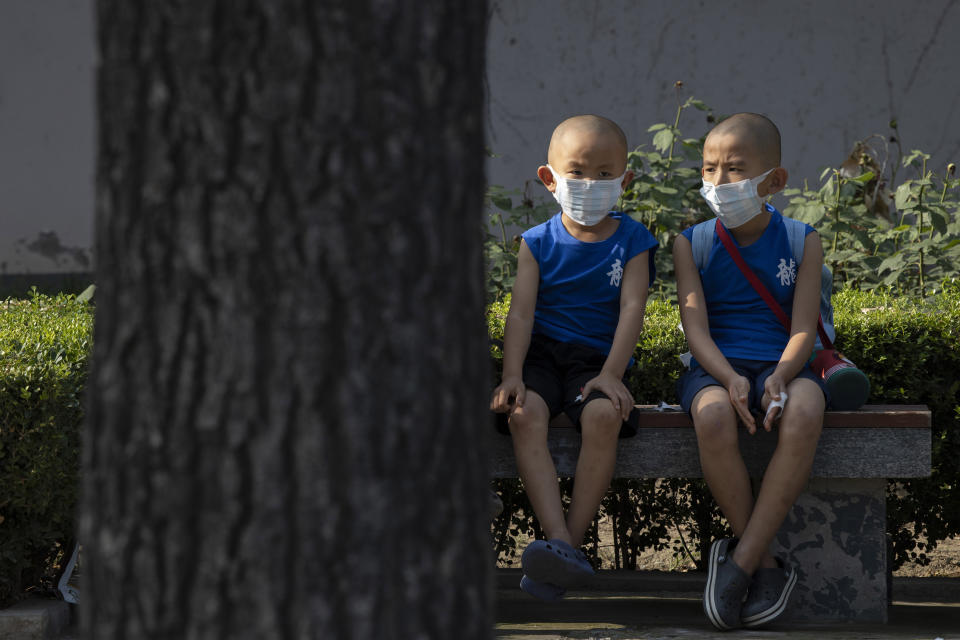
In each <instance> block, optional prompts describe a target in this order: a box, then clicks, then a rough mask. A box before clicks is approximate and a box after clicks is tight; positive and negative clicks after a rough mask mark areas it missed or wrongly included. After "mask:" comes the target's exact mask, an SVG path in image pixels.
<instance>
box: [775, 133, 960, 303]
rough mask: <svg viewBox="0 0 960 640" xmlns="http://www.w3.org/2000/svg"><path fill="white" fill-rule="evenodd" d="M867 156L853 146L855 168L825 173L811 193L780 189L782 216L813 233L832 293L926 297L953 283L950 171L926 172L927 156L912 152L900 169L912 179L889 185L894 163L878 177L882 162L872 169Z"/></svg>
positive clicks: (955, 254) (959, 257) (955, 225)
mask: <svg viewBox="0 0 960 640" xmlns="http://www.w3.org/2000/svg"><path fill="white" fill-rule="evenodd" d="M872 137H876V136H872ZM869 149H871V148H870V147H868V146H867V145H866V143H865V142H864V141H861V142H858V143H857V144H856V145H855V150H859V151H855V160H856V162H852V161H851V162H849V163H847V164H846V166H844V165H841V166H840V167H838V168H828V169H826V170H825V171H824V172H823V174H822V175H821V179H824V178H825V179H826V180H825V182H824V184H823V186H821V187H820V188H819V189H817V190H813V189H810V188H808V187H805V188H803V189H796V188H791V189H785V190H784V195H785V196H786V197H788V198H789V199H790V203H789V205H788V206H786V207H785V208H784V214H785V215H787V216H789V217H791V218H796V219H798V220H803V221H804V222H806V223H808V224H810V225H813V226H814V227H815V228H816V229H817V230H818V231H819V232H820V237H821V239H822V241H823V248H824V262H825V263H826V264H827V265H828V266H829V267H831V269H832V270H833V273H834V282H835V285H840V286H846V287H850V288H859V289H873V288H875V287H878V286H885V287H890V288H892V289H894V290H896V291H898V292H900V293H913V294H919V295H920V296H924V295H926V294H927V292H928V290H929V291H930V292H934V291H936V283H937V282H939V281H940V280H943V279H945V278H950V277H955V276H956V275H957V265H958V263H960V199H958V187H960V179H957V178H956V177H955V174H956V165H954V164H950V165H948V166H947V167H946V168H945V169H944V171H943V172H942V173H937V172H934V171H931V170H929V169H928V167H927V161H928V160H929V159H930V156H929V155H927V154H925V153H923V152H922V151H918V150H914V151H913V152H911V153H910V154H909V155H908V156H907V157H905V158H903V160H902V161H901V163H902V167H901V168H903V169H906V170H907V175H912V176H913V177H911V178H907V179H905V180H903V181H902V182H900V183H899V184H897V183H896V177H897V171H896V168H897V167H896V165H897V163H893V167H892V168H891V169H890V175H889V176H886V175H883V172H884V167H886V166H887V164H888V163H887V162H886V159H885V158H884V161H883V162H880V163H878V161H877V159H876V158H874V156H875V155H876V154H877V152H875V151H869ZM888 185H896V186H895V187H893V188H890V187H888Z"/></svg>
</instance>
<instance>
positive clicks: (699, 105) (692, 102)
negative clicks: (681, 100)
mask: <svg viewBox="0 0 960 640" xmlns="http://www.w3.org/2000/svg"><path fill="white" fill-rule="evenodd" d="M687 105H689V106H691V107H693V108H695V109H699V110H700V111H710V107H708V106H707V105H706V104H704V103H703V101H702V100H697V99H696V98H687Z"/></svg>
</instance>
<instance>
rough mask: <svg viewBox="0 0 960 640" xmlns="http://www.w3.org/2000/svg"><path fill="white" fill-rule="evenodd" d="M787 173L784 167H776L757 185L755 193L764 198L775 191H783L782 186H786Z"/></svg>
mask: <svg viewBox="0 0 960 640" xmlns="http://www.w3.org/2000/svg"><path fill="white" fill-rule="evenodd" d="M788 175H789V174H788V173H787V170H786V169H784V168H783V167H777V168H776V169H774V170H773V171H771V172H770V175H768V176H767V177H766V179H765V180H764V181H763V182H761V183H760V184H758V185H757V195H758V196H760V197H761V198H766V197H767V196H772V195H773V194H775V193H778V192H780V191H783V188H784V187H786V186H787V177H788ZM764 192H766V193H764Z"/></svg>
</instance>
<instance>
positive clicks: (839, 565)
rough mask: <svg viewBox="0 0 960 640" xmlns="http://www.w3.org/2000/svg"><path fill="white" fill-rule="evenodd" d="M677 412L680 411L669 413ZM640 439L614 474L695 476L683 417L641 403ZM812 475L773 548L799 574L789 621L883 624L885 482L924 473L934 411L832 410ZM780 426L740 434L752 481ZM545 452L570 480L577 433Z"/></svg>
mask: <svg viewBox="0 0 960 640" xmlns="http://www.w3.org/2000/svg"><path fill="white" fill-rule="evenodd" d="M673 409H678V407H673ZM635 417H636V418H637V424H638V429H637V435H636V436H635V437H633V438H627V439H623V440H620V443H619V446H618V450H617V466H616V471H615V474H614V477H617V478H699V477H702V473H701V471H700V463H699V457H698V453H697V439H696V435H695V434H694V431H693V425H692V423H691V421H690V418H689V416H687V414H686V413H683V412H681V411H677V410H666V411H660V410H658V409H657V408H656V407H653V406H645V405H638V406H637V411H636V412H635ZM823 427H824V428H823V433H822V435H821V436H820V441H819V443H818V445H817V453H816V457H815V458H814V461H813V470H812V473H811V479H810V481H809V484H808V485H807V488H806V490H805V491H804V493H803V494H802V495H801V496H800V498H799V499H798V500H797V502H796V504H795V505H794V506H793V510H792V511H791V513H790V514H789V515H788V516H787V519H786V520H785V521H784V523H783V526H781V527H780V531H779V532H778V533H777V536H776V538H775V540H774V543H773V548H772V551H773V553H774V554H776V555H780V556H783V557H785V558H787V559H788V561H789V562H791V563H793V565H794V566H795V567H797V568H798V572H799V581H798V584H797V587H796V588H795V589H794V593H793V596H792V601H791V607H790V610H789V611H788V613H787V616H786V617H787V618H788V619H792V620H817V621H840V620H842V621H856V622H886V621H887V601H888V585H887V539H886V500H885V490H886V485H887V481H886V479H887V478H918V477H926V476H929V475H930V411H929V410H928V409H927V407H926V406H925V405H867V406H864V407H862V408H861V409H860V410H859V411H828V412H826V414H825V415H824V424H823ZM776 443H777V430H776V428H774V429H773V431H772V432H771V433H767V432H766V431H764V430H763V429H762V428H760V429H758V431H757V433H756V435H754V436H752V437H751V436H750V435H749V434H748V433H747V432H746V429H744V430H743V433H742V434H741V437H740V450H741V452H742V453H743V458H744V461H745V462H746V465H747V469H748V470H749V472H750V475H751V476H752V477H755V478H760V477H762V476H763V472H764V470H765V468H766V464H767V462H768V461H769V459H770V456H771V454H772V453H773V450H774V447H775V446H776ZM549 445H550V451H551V453H552V455H553V458H554V462H555V464H556V466H557V472H558V473H559V474H560V475H561V476H571V475H573V472H574V469H575V466H576V461H577V454H578V452H579V447H580V436H579V434H578V433H577V432H576V430H575V429H573V428H572V427H570V426H569V422H568V423H567V425H566V426H556V427H554V428H551V430H550V436H549ZM492 472H493V477H495V478H515V477H517V470H516V465H515V462H514V458H513V446H512V443H511V442H510V438H509V437H507V436H504V435H502V434H499V433H495V434H494V438H493V444H492Z"/></svg>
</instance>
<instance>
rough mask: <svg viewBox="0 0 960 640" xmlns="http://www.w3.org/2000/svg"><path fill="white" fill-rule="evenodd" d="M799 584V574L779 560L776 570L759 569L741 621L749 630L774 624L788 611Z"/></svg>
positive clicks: (748, 594) (751, 585)
mask: <svg viewBox="0 0 960 640" xmlns="http://www.w3.org/2000/svg"><path fill="white" fill-rule="evenodd" d="M796 584H797V572H796V571H794V570H793V567H787V566H786V565H784V563H783V560H781V559H780V558H777V568H776V569H757V572H756V573H754V574H753V581H752V582H751V583H750V591H749V592H748V593H747V601H746V602H744V603H743V610H742V611H741V612H740V621H741V622H743V626H745V627H748V628H751V629H752V628H754V627H759V626H761V625H764V624H768V623H770V622H773V621H774V620H776V619H777V618H779V617H780V615H781V614H782V613H783V612H784V611H786V610H787V604H788V603H789V601H790V594H791V593H793V588H794V587H795V586H796Z"/></svg>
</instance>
